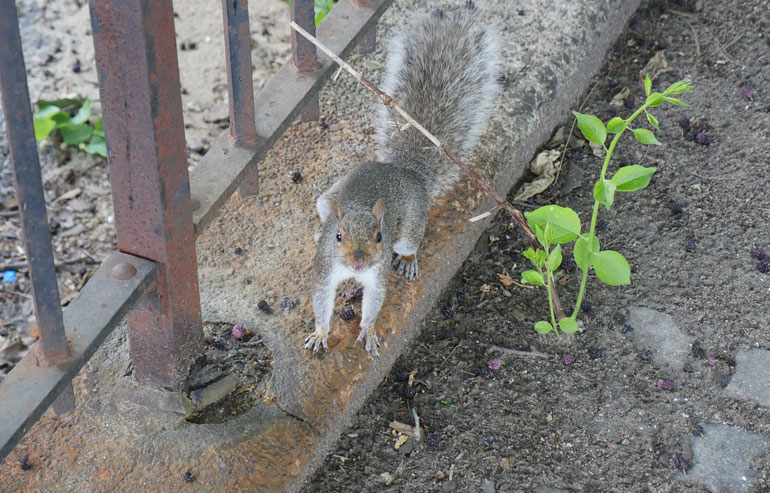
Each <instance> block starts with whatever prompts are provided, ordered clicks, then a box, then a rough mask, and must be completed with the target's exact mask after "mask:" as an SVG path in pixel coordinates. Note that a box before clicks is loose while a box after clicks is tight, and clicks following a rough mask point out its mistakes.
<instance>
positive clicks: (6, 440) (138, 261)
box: [0, 252, 158, 462]
mask: <svg viewBox="0 0 770 493" xmlns="http://www.w3.org/2000/svg"><path fill="white" fill-rule="evenodd" d="M157 275H158V269H157V267H156V264H155V263H154V262H150V261H148V260H145V259H142V258H139V257H134V256H133V255H128V254H125V253H120V252H115V253H112V254H111V255H110V256H109V257H108V258H107V260H105V261H104V263H103V264H102V265H101V266H100V267H99V269H98V270H97V271H96V273H95V274H94V275H93V277H91V279H90V280H89V281H88V283H87V284H86V285H85V286H84V287H83V289H82V290H81V291H80V295H79V296H78V298H77V299H75V300H74V301H73V302H72V303H70V304H69V306H68V307H67V308H66V310H64V330H65V333H66V336H67V342H68V343H69V346H70V350H71V351H72V358H71V359H70V360H69V361H68V362H66V363H64V364H61V365H58V366H39V365H38V358H37V353H36V351H34V350H33V351H30V352H29V353H27V355H26V356H25V357H24V358H23V359H22V360H21V361H20V362H19V364H17V365H16V367H15V368H14V369H13V370H12V371H11V373H10V374H9V375H8V376H7V377H6V378H5V380H3V381H2V382H0V462H2V461H3V460H4V459H5V457H6V456H7V455H8V454H9V453H10V452H11V450H13V448H14V447H15V446H16V444H17V443H18V442H19V440H21V438H22V437H23V436H24V434H25V433H26V432H27V431H28V430H29V428H30V427H31V426H32V425H33V424H35V422H36V421H37V420H38V419H39V418H40V416H42V415H43V413H44V412H45V411H46V409H48V406H50V405H51V403H53V401H54V400H55V399H56V398H57V396H58V395H59V394H60V393H61V392H62V391H63V390H64V389H65V387H66V386H67V385H70V384H71V382H72V379H73V378H74V377H75V375H77V373H78V372H79V371H80V369H81V368H82V367H83V365H85V364H86V362H87V361H88V360H89V359H90V358H91V356H92V355H93V354H94V353H95V352H96V350H97V349H98V348H99V346H100V345H101V344H102V343H103V342H104V340H105V339H106V338H107V336H108V335H109V334H110V333H111V332H112V330H113V329H114V328H115V327H116V326H117V325H118V324H119V323H120V321H121V320H123V317H124V316H125V315H126V313H127V312H128V311H129V310H130V309H131V307H133V306H134V305H135V304H136V303H137V301H139V299H140V298H141V297H142V295H144V293H145V292H146V291H147V290H148V289H150V288H152V287H153V285H154V283H155V278H156V277H157ZM126 278H127V279H126ZM121 279H125V280H121Z"/></svg>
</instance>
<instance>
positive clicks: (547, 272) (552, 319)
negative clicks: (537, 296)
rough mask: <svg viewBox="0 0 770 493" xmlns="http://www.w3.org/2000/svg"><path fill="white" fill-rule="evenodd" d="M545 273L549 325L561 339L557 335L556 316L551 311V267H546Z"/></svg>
mask: <svg viewBox="0 0 770 493" xmlns="http://www.w3.org/2000/svg"><path fill="white" fill-rule="evenodd" d="M546 275H547V276H548V277H547V285H548V308H549V309H550V310H551V325H553V333H554V334H556V337H558V338H559V340H561V335H559V326H558V325H557V324H556V316H555V315H554V313H553V295H552V294H551V292H552V291H553V290H552V289H551V287H552V286H553V276H552V275H551V269H549V268H548V267H546Z"/></svg>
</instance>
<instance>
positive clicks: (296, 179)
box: [291, 171, 302, 183]
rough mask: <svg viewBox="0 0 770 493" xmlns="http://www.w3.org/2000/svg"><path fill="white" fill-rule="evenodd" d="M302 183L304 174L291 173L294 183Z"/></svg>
mask: <svg viewBox="0 0 770 493" xmlns="http://www.w3.org/2000/svg"><path fill="white" fill-rule="evenodd" d="M301 181H302V173H300V172H299V171H292V172H291V182H292V183H299V182H301Z"/></svg>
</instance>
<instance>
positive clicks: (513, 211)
mask: <svg viewBox="0 0 770 493" xmlns="http://www.w3.org/2000/svg"><path fill="white" fill-rule="evenodd" d="M290 25H291V27H292V28H293V29H294V30H295V31H297V32H298V33H300V34H301V35H302V36H304V37H305V38H306V39H307V40H308V41H310V42H311V43H313V44H314V45H315V46H316V47H318V49H319V50H321V51H322V52H324V53H325V54H326V55H327V56H328V57H329V58H331V59H332V60H334V61H335V62H336V63H337V64H338V65H339V66H341V67H343V68H344V69H345V70H347V71H348V73H349V74H350V75H352V76H353V77H355V78H356V80H357V81H359V82H360V83H361V84H363V85H364V86H365V87H366V88H367V89H369V90H370V91H371V92H373V93H374V94H376V95H377V96H378V97H379V98H380V99H381V100H382V103H383V104H384V105H385V107H386V108H388V111H390V110H391V109H392V110H393V111H395V112H396V113H398V114H399V115H401V117H403V119H404V120H406V121H407V123H408V124H410V125H411V126H413V127H414V128H416V129H417V130H419V131H420V133H421V134H423V135H424V136H425V137H427V138H428V140H430V141H431V142H432V143H433V145H435V146H436V147H438V149H439V150H440V151H441V152H443V153H444V154H445V155H446V156H447V157H448V158H449V159H451V160H452V161H454V163H455V164H456V165H457V166H459V167H460V169H462V170H463V171H464V172H465V174H466V175H468V176H469V177H470V178H471V180H473V181H474V182H475V183H476V184H477V185H478V186H479V187H480V188H481V189H482V190H484V191H485V192H487V194H488V195H489V196H491V197H492V198H493V199H494V200H495V201H496V202H497V203H498V204H499V205H500V207H502V208H504V209H505V210H506V211H508V213H509V214H510V215H511V217H512V218H513V220H514V222H515V223H516V224H517V225H518V226H519V227H520V228H521V229H522V230H523V231H524V234H525V235H526V237H527V241H528V242H529V244H530V245H531V246H532V247H533V248H540V244H539V243H538V241H537V237H536V236H535V233H534V231H532V228H530V227H529V225H528V224H527V221H526V219H525V218H524V214H522V213H521V211H520V210H518V209H517V208H515V207H514V206H513V205H511V204H510V203H509V202H508V201H507V200H505V198H503V197H502V196H501V195H500V194H499V193H497V190H495V189H494V188H492V186H491V185H489V184H488V183H487V182H485V181H484V180H482V179H481V177H480V176H479V175H478V174H477V173H476V172H475V171H473V170H472V169H470V167H468V165H467V164H465V163H464V162H463V161H461V160H460V159H459V158H458V157H457V156H455V155H454V153H452V152H451V151H450V150H449V149H447V148H446V147H445V146H444V143H443V142H441V141H440V140H439V139H438V138H437V137H436V136H435V135H433V134H431V133H430V132H428V131H427V130H426V129H425V127H423V126H422V125H420V124H419V123H418V122H417V121H416V120H415V119H414V118H412V117H411V116H410V115H409V113H407V112H406V111H404V110H403V108H401V106H399V104H398V101H396V100H395V99H394V98H393V96H390V95H388V94H387V93H385V92H384V91H382V90H381V89H380V88H379V87H377V86H375V85H374V84H372V83H371V82H369V81H368V80H366V79H365V78H364V76H363V75H362V74H361V73H360V72H358V71H357V70H355V69H354V68H353V67H351V66H350V65H348V64H347V63H346V62H345V61H344V60H343V59H341V58H340V57H338V56H337V55H335V54H334V53H333V52H332V51H331V50H329V48H327V47H326V46H324V45H323V44H321V42H320V41H318V40H317V39H316V38H315V36H313V35H311V34H310V33H308V32H307V31H305V30H304V29H302V28H301V27H300V26H299V25H298V24H297V23H296V22H293V21H292V22H291V24H290ZM549 289H550V290H551V295H552V299H553V305H554V311H555V312H556V316H557V318H558V319H559V320H561V319H562V318H564V317H565V315H564V311H563V310H562V308H561V302H560V301H559V296H558V294H557V292H556V288H555V287H554V286H550V288H549Z"/></svg>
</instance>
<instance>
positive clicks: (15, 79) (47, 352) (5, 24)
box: [0, 0, 75, 414]
mask: <svg viewBox="0 0 770 493" xmlns="http://www.w3.org/2000/svg"><path fill="white" fill-rule="evenodd" d="M0 93H2V94H1V95H0V97H1V98H2V103H3V113H4V115H5V124H6V132H7V134H8V142H9V147H10V155H11V162H12V163H13V169H14V177H15V181H16V198H17V200H18V202H19V216H20V218H21V225H22V231H23V232H24V248H25V250H26V253H27V263H28V265H29V277H30V280H31V281H32V295H33V305H34V308H35V318H36V320H37V326H38V330H39V333H40V343H39V347H38V349H37V351H38V355H39V358H40V360H41V363H42V364H48V365H54V364H59V363H63V362H65V361H67V360H68V359H69V357H70V350H69V348H68V347H67V339H66V338H65V335H64V322H63V319H62V311H61V300H60V298H59V287H58V283H57V281H56V270H55V267H54V259H53V248H52V247H51V234H50V232H49V230H48V216H47V214H46V204H45V195H44V193H43V181H42V177H41V172H40V159H39V157H38V154H37V142H36V140H35V128H34V126H33V123H32V107H31V104H30V99H29V88H28V87H27V74H26V70H25V67H24V54H23V52H22V49H21V35H20V33H19V24H18V16H17V13H16V4H15V2H13V1H6V0H2V2H0ZM64 392H65V396H66V398H65V399H62V400H59V401H57V402H56V412H57V414H61V413H65V412H68V411H71V410H72V409H74V407H75V401H74V394H73V391H72V383H70V384H69V385H68V388H67V389H65V391H64Z"/></svg>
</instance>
